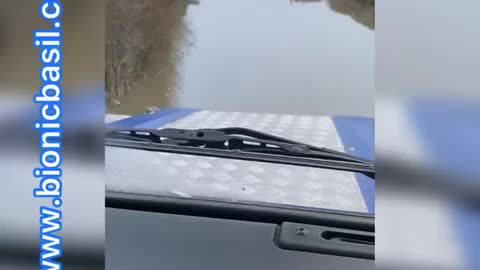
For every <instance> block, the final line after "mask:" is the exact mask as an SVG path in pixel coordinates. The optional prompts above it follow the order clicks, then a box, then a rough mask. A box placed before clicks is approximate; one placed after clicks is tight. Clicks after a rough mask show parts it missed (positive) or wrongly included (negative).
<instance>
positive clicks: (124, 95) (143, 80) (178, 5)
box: [105, 0, 195, 113]
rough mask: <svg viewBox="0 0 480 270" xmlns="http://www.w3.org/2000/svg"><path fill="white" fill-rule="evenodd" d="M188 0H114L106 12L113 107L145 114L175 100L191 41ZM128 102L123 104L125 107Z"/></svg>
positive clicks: (109, 103) (110, 108) (109, 101)
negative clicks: (185, 49)
mask: <svg viewBox="0 0 480 270" xmlns="http://www.w3.org/2000/svg"><path fill="white" fill-rule="evenodd" d="M189 3H192V4H195V2H193V1H191V2H187V1H177V0H171V1H164V0H160V1H157V0H152V1H137V0H133V1H132V0H109V1H107V12H106V22H107V27H106V39H107V40H106V53H105V55H106V79H105V82H106V89H107V93H106V97H107V107H108V111H110V112H115V111H117V112H120V113H139V112H140V111H141V110H143V109H144V108H145V105H150V104H155V105H156V106H168V105H170V104H174V103H175V100H174V98H175V95H174V94H173V93H174V89H175V88H176V87H178V86H179V85H178V84H179V81H178V80H177V74H178V71H177V67H176V66H177V64H178V63H179V62H180V61H181V58H182V54H183V50H182V49H181V48H183V46H186V45H187V46H190V42H189V40H188V36H189V34H190V32H189V30H188V26H187V25H186V24H185V22H184V20H183V18H184V15H185V14H186V10H187V5H188V4H189ZM119 105H122V106H119Z"/></svg>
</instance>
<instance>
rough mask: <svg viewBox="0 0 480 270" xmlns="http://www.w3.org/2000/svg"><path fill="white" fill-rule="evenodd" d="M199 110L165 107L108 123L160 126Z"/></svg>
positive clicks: (112, 126)
mask: <svg viewBox="0 0 480 270" xmlns="http://www.w3.org/2000/svg"><path fill="white" fill-rule="evenodd" d="M196 111H198V110H196V109H176V108H172V109H163V110H160V111H157V112H155V113H152V114H141V115H136V116H132V117H129V118H125V119H122V120H119V121H115V122H112V123H110V124H108V127H109V128H159V127H162V126H164V125H166V124H168V123H170V122H173V121H176V120H178V119H181V118H183V117H185V116H188V115H190V114H191V113H194V112H196Z"/></svg>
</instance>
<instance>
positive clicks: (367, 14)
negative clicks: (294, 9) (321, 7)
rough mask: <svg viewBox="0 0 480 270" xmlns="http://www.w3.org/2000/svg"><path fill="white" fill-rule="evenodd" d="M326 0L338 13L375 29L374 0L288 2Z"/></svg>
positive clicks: (294, 1) (295, 0)
mask: <svg viewBox="0 0 480 270" xmlns="http://www.w3.org/2000/svg"><path fill="white" fill-rule="evenodd" d="M324 1H326V2H328V5H329V6H330V8H331V9H332V10H333V11H335V12H338V13H341V14H345V15H349V16H350V17H352V19H354V20H355V21H356V22H358V23H360V24H362V25H365V26H366V27H368V28H370V29H372V30H374V29H375V0H290V3H318V2H324Z"/></svg>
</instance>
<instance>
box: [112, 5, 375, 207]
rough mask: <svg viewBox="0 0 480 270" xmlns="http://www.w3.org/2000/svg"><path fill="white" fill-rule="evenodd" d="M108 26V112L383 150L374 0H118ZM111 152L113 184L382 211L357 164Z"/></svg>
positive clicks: (138, 124) (139, 123)
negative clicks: (353, 167) (350, 168)
mask: <svg viewBox="0 0 480 270" xmlns="http://www.w3.org/2000/svg"><path fill="white" fill-rule="evenodd" d="M106 33H107V34H106V36H107V42H106V44H107V45H106V46H107V47H106V55H107V58H106V82H107V93H106V96H107V116H106V119H107V122H108V123H116V124H115V125H116V126H117V127H122V128H166V127H171V128H184V129H201V128H223V127H246V128H250V129H254V130H258V131H261V132H266V133H269V134H273V135H276V136H281V137H284V138H287V139H291V140H295V141H300V142H302V143H306V144H312V145H316V146H323V147H327V148H330V149H334V150H337V151H341V152H347V153H350V154H353V155H356V156H360V157H364V158H367V159H373V158H374V157H373V152H374V150H373V145H374V143H373V141H374V137H373V134H374V131H373V120H372V119H371V118H369V117H373V114H374V99H373V98H374V59H375V58H374V1H373V0H372V1H370V0H325V1H292V0H290V1H289V0H268V1H253V0H248V1H235V0H231V1H224V0H199V1H183V0H178V1H167V0H155V1H154V0H152V1H126V0H123V1H119V0H116V1H109V2H108V6H107V30H106ZM338 115H346V116H349V117H344V116H342V117H338ZM106 155H107V157H106V164H107V172H108V183H107V189H109V190H113V191H122V192H124V191H127V192H135V193H141V194H144V193H147V194H159V195H172V196H182V197H207V198H219V199H226V200H233V201H253V202H267V203H275V204H283V205H295V206H306V207H315V208H326V209H335V210H344V211H355V212H364V213H365V212H370V213H372V212H373V203H372V202H373V198H372V197H373V191H372V192H370V191H371V189H372V187H373V180H371V179H365V177H363V176H359V175H358V174H356V173H352V172H344V171H333V170H326V169H317V168H305V167H299V166H291V165H282V164H268V163H259V162H253V161H241V160H226V159H221V158H211V157H198V156H188V155H178V154H167V153H160V152H147V151H142V150H133V149H123V148H117V147H107V149H106Z"/></svg>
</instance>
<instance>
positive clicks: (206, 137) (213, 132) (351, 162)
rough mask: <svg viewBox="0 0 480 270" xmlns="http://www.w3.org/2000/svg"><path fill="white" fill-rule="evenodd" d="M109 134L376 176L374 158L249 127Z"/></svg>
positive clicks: (116, 142)
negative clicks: (369, 158) (366, 157)
mask: <svg viewBox="0 0 480 270" xmlns="http://www.w3.org/2000/svg"><path fill="white" fill-rule="evenodd" d="M106 135H107V136H106V145H109V146H123V147H130V148H142V149H144V150H156V151H162V150H163V151H167V152H175V153H185V154H194V155H204V156H215V157H224V158H234V159H244V160H256V161H265V162H274V163H285V164H292V165H300V166H308V167H319V168H330V169H338V170H346V171H354V172H361V173H364V174H366V175H367V176H369V177H371V178H372V179H374V178H375V169H374V165H373V162H372V161H370V160H367V159H363V158H359V157H355V156H352V155H349V154H346V153H342V152H339V151H335V150H332V149H328V148H323V147H316V146H312V145H308V144H303V143H299V142H296V141H292V140H288V139H285V138H282V137H278V136H274V135H270V134H266V133H263V132H259V131H256V130H251V129H247V128H237V127H233V128H219V129H197V130H191V129H174V128H165V129H160V130H156V129H125V130H123V129H117V130H110V131H108V132H107V134H106ZM121 141H123V142H121ZM127 142H129V143H127ZM147 145H148V147H147ZM176 146H177V147H176ZM178 146H182V147H178ZM152 147H153V149H152ZM146 148H148V149H146Z"/></svg>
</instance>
